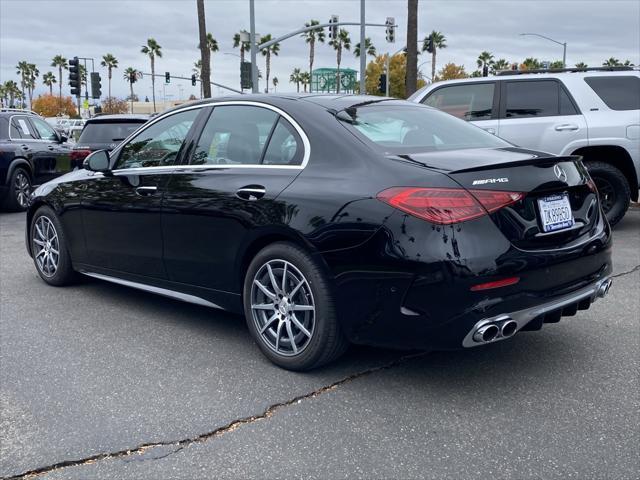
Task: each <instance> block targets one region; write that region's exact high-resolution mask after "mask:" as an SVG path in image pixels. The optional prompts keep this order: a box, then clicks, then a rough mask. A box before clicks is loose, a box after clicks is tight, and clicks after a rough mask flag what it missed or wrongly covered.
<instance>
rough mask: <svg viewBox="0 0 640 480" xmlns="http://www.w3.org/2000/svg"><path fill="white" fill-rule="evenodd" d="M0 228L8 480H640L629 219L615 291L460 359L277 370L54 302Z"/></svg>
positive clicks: (168, 327) (0, 376)
mask: <svg viewBox="0 0 640 480" xmlns="http://www.w3.org/2000/svg"><path fill="white" fill-rule="evenodd" d="M23 232H24V214H0V245H1V248H0V300H1V302H0V386H1V389H0V401H1V403H0V408H1V410H0V413H1V417H0V435H1V438H0V440H1V443H0V477H2V478H7V477H12V476H16V477H19V476H26V475H25V474H27V475H30V474H34V473H38V474H41V475H42V478H52V479H54V478H55V479H63V478H64V479H69V478H71V479H74V478H78V479H80V478H83V479H84V478H136V479H145V478H185V479H193V478H211V477H217V478H224V477H259V478H280V477H282V478H284V477H286V478H291V477H302V478H306V477H312V478H329V477H330V478H347V477H348V478H355V477H368V478H371V477H376V478H382V477H398V478H413V477H421V478H425V477H426V478H470V477H474V478H489V477H495V478H518V479H522V478H539V477H542V478H579V479H584V478H637V475H638V472H639V471H640V455H639V450H638V445H640V430H639V429H638V425H640V379H639V375H638V372H639V371H640V319H639V316H640V313H639V312H640V295H638V292H639V287H638V285H639V284H640V283H639V281H640V270H639V265H640V208H638V207H634V208H632V209H631V210H630V211H629V213H628V214H627V216H626V217H625V219H624V220H623V221H622V222H621V224H620V225H619V226H618V228H617V229H616V231H615V245H614V270H615V275H616V278H615V279H614V286H613V288H612V291H611V293H610V295H609V296H608V297H607V298H606V299H605V300H603V301H600V302H598V303H596V304H595V305H594V306H593V307H592V308H591V309H590V310H588V311H586V312H580V313H579V314H578V315H577V316H575V317H571V318H565V319H563V320H562V321H561V322H560V323H559V324H555V325H546V326H545V327H544V328H543V330H542V331H540V332H531V333H522V334H519V335H517V336H516V337H515V338H513V339H512V340H510V341H505V342H500V343H497V344H494V345H490V346H487V347H482V348H476V349H471V350H466V351H459V352H447V353H416V352H395V351H390V350H380V349H373V348H363V347H358V348H352V349H351V350H350V351H349V353H348V354H347V355H346V356H345V357H343V358H342V359H341V360H340V361H338V362H337V363H335V364H333V365H330V366H329V367H326V368H323V369H320V370H317V371H314V372H311V373H306V374H296V373H291V372H287V371H284V370H281V369H279V368H277V367H274V366H272V365H271V364H270V363H268V362H267V360H266V359H265V358H264V357H263V356H262V355H261V354H260V352H259V351H258V349H257V347H255V346H254V345H253V344H252V341H251V339H250V337H249V334H248V332H247V330H246V328H245V325H244V321H243V319H242V318H240V317H235V316H232V315H228V314H225V313H221V312H218V311H214V310H210V309H207V308H205V307H198V306H193V305H188V304H183V303H179V302H176V301H173V300H169V299H165V298H162V297H158V296H154V295H151V294H146V293H141V292H139V291H135V290H130V289H127V288H125V287H120V286H116V285H112V284H107V283H102V282H99V281H92V280H87V281H86V282H84V283H82V284H79V285H77V286H73V287H67V288H52V287H48V286H46V285H45V284H44V283H43V282H42V281H41V280H40V278H39V277H38V275H37V274H36V271H35V269H34V267H33V265H32V263H31V260H30V258H29V257H28V255H27V253H26V251H25V248H24V233H23Z"/></svg>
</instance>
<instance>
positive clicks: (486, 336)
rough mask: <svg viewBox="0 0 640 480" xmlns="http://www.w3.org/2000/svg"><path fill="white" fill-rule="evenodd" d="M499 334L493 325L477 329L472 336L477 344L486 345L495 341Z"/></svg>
mask: <svg viewBox="0 0 640 480" xmlns="http://www.w3.org/2000/svg"><path fill="white" fill-rule="evenodd" d="M498 333H500V329H499V328H498V326H497V325H496V324H495V323H490V324H488V325H484V326H482V327H480V328H479V329H477V330H476V331H475V333H474V334H473V339H474V340H475V341H476V342H478V343H486V342H491V341H492V340H495V338H496V337H497V336H498Z"/></svg>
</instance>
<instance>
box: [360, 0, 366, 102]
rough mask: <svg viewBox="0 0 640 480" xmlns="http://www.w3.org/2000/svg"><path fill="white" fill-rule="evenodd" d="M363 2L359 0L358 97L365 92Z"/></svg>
mask: <svg viewBox="0 0 640 480" xmlns="http://www.w3.org/2000/svg"><path fill="white" fill-rule="evenodd" d="M364 2H365V0H360V95H364V94H365V93H367V92H366V87H365V74H366V71H367V47H366V46H365V38H366V32H365V11H364Z"/></svg>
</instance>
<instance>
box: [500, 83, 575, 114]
mask: <svg viewBox="0 0 640 480" xmlns="http://www.w3.org/2000/svg"><path fill="white" fill-rule="evenodd" d="M505 92H506V100H505V117H506V118H523V117H553V116H557V115H575V114H576V113H577V112H576V111H575V108H574V107H573V104H572V103H571V100H570V99H569V98H568V96H567V94H566V93H565V91H564V89H562V88H560V85H559V83H558V82H556V81H555V80H542V81H520V82H518V81H515V82H507V83H506V88H505Z"/></svg>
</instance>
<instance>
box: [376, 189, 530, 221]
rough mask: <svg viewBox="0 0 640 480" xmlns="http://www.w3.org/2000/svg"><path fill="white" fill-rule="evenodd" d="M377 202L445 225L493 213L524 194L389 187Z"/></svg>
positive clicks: (381, 193)
mask: <svg viewBox="0 0 640 480" xmlns="http://www.w3.org/2000/svg"><path fill="white" fill-rule="evenodd" d="M377 198H378V200H381V201H383V202H385V203H388V204H389V205H391V206H392V207H395V208H397V209H399V210H402V211H403V212H406V213H409V214H411V215H413V216H415V217H418V218H422V219H423V220H427V221H429V222H431V223H437V224H440V225H448V224H451V223H457V222H464V221H466V220H471V219H474V218H478V217H481V216H483V215H486V214H487V213H492V212H495V211H496V210H498V209H500V208H503V207H506V206H507V205H511V204H512V203H515V202H517V201H519V200H521V199H522V198H524V193H521V192H502V191H497V190H465V189H463V188H423V187H392V188H388V189H386V190H383V191H382V192H380V193H379V194H378V195H377Z"/></svg>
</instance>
